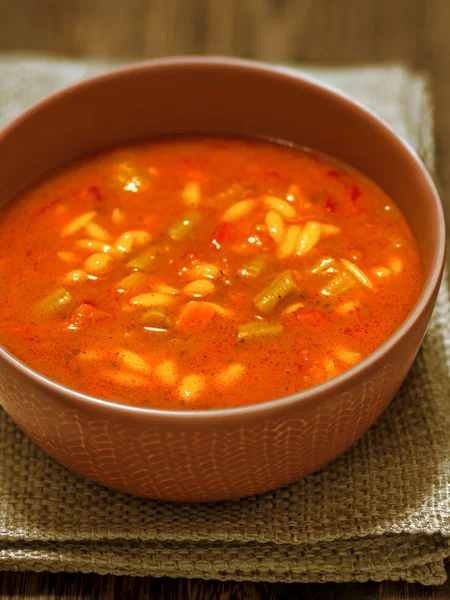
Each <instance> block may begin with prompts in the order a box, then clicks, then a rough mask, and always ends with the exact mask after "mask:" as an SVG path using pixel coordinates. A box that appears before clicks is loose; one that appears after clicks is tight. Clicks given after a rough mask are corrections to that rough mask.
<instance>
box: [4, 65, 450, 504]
mask: <svg viewBox="0 0 450 600" xmlns="http://www.w3.org/2000/svg"><path fill="white" fill-rule="evenodd" d="M171 132H177V133H179V132H221V133H235V134H243V135H247V136H263V137H271V138H278V139H283V140H289V141H292V142H295V143H297V144H300V145H302V146H309V147H311V148H314V149H317V150H319V151H321V152H324V153H326V154H329V155H331V156H335V157H336V158H338V159H340V160H342V161H344V162H346V163H348V164H350V165H353V166H355V167H356V168H357V169H360V170H361V171H362V172H364V173H365V174H367V175H368V176H369V177H371V178H372V179H374V180H375V181H376V182H377V183H378V184H379V185H380V186H381V187H382V188H383V189H384V190H385V191H386V192H387V194H388V195H389V196H391V197H392V198H393V199H394V200H395V202H396V203H397V204H398V206H399V207H400V208H401V209H402V211H403V213H404V215H405V217H406V219H407V220H408V222H409V224H410V226H411V228H412V230H413V232H414V234H415V236H416V238H417V240H418V242H419V248H420V254H421V258H422V263H423V273H424V277H423V287H422V290H421V294H420V297H419V299H418V301H417V303H416V305H415V306H414V308H413V310H412V311H411V313H410V315H409V316H408V318H407V319H406V320H405V321H404V323H403V324H402V325H401V327H400V328H399V329H398V330H397V331H396V332H395V334H394V335H393V336H392V337H391V338H390V339H388V340H387V341H386V342H385V343H384V344H383V345H382V346H380V347H379V348H378V350H376V351H375V352H374V353H373V354H371V355H370V356H369V357H368V358H366V359H364V360H363V361H362V362H361V363H360V364H358V365H357V366H355V367H353V368H352V369H350V370H349V371H347V372H345V373H343V374H342V375H340V376H339V377H336V378H335V379H332V380H330V381H327V382H326V383H323V384H321V385H318V386H317V387H314V388H312V389H310V390H307V391H305V392H302V393H299V394H294V395H292V396H288V397H285V398H278V399H274V400H272V401H270V402H264V403H262V404H259V405H254V406H248V407H243V408H235V409H224V410H213V411H205V412H194V411H191V412H175V411H164V410H152V409H147V408H134V407H130V406H122V405H118V404H114V403H112V402H108V401H105V400H100V399H97V398H93V397H89V396H86V395H83V394H81V393H79V392H75V391H73V390H70V389H67V388H65V387H63V386H62V385H60V384H58V383H55V382H54V381H51V380H49V379H47V378H46V377H43V376H42V375H40V374H39V373H36V372H35V371H33V370H32V369H30V368H29V367H28V366H27V365H25V364H23V363H21V362H20V361H19V360H17V359H16V358H15V357H14V356H12V355H11V354H9V353H8V352H7V351H6V350H4V349H2V348H0V399H1V403H2V406H3V408H4V409H5V411H6V412H7V413H8V414H9V415H10V416H11V417H12V418H13V419H14V421H15V422H16V423H17V425H18V426H19V427H20V428H21V429H22V430H23V431H24V432H25V433H26V434H27V435H29V436H30V438H31V439H32V440H33V441H34V442H35V443H36V444H37V445H38V446H40V447H41V448H42V449H44V450H45V451H46V452H48V453H49V454H50V455H51V456H52V457H54V458H55V459H56V460H58V461H60V462H61V463H62V464H64V465H66V466H67V467H68V468H69V469H72V470H74V471H76V472H77V473H79V474H81V475H84V476H85V477H87V478H89V479H91V480H93V481H96V482H98V483H100V484H103V485H106V486H108V487H111V488H114V489H117V490H122V491H126V492H131V493H133V494H138V495H141V496H149V497H151V498H159V499H162V500H182V501H194V502H198V501H209V500H225V499H229V498H239V497H242V496H247V495H250V494H255V493H259V492H264V491H266V490H270V489H273V488H277V487H279V486H281V485H283V484H287V483H289V482H291V481H294V480H295V479H298V478H300V477H303V476H305V475H307V474H308V473H311V472H312V471H315V470H316V469H319V468H320V467H322V466H323V465H325V464H326V463H328V462H329V461H331V460H332V459H333V458H335V457H336V456H337V455H338V454H340V453H341V452H343V451H344V450H345V449H346V448H348V447H349V446H351V445H352V444H353V443H354V442H355V441H356V440H357V439H358V438H360V437H361V436H362V435H363V434H364V432H365V431H366V430H367V429H368V428H369V427H370V426H371V425H372V423H373V422H374V421H375V419H376V418H377V417H378V416H379V415H380V414H381V413H382V411H383V410H384V409H385V408H386V406H387V405H388V404H389V402H390V401H391V399H392V397H393V396H394V394H395V392H396V391H397V389H398V387H399V386H400V384H401V383H402V381H403V380H404V378H405V376H406V373H407V372H408V369H409V368H410V366H411V364H412V362H413V360H414V357H415V356H416V353H417V351H418V349H419V346H420V344H421V341H422V338H423V336H424V334H425V330H426V327H427V324H428V321H429V319H430V316H431V312H432V310H433V306H434V302H435V299H436V295H437V292H438V287H439V283H440V280H441V277H442V270H443V263H444V251H445V235H444V219H443V211H442V207H441V204H440V201H439V197H438V194H437V192H436V188H435V186H434V185H433V182H432V180H431V178H430V176H429V174H428V173H427V171H426V169H425V167H424V166H423V164H422V162H421V161H420V159H419V158H418V157H417V155H416V154H415V152H414V151H413V150H412V149H411V148H410V147H409V146H408V145H407V144H406V143H405V142H404V141H402V140H401V139H400V138H399V137H398V136H397V135H396V134H395V133H394V132H393V131H392V130H391V129H390V128H389V127H388V126H387V125H386V124H385V123H383V122H382V121H380V120H379V119H378V118H377V117H376V116H375V115H373V114H372V113H370V112H369V111H367V110H366V109H364V108H363V107H362V106H360V105H359V104H357V103H356V102H354V101H352V100H351V99H349V98H347V97H345V96H344V95H342V94H339V93H337V92H335V91H332V90H331V89H330V88H328V87H326V86H323V85H321V84H319V83H317V82H315V81H312V80H311V79H309V78H306V77H302V76H301V75H298V74H297V73H296V72H292V71H289V70H286V69H277V68H275V67H269V66H266V65H263V64H258V63H253V62H247V61H241V60H231V59H216V58H175V59H170V60H158V61H151V62H148V63H143V64H139V65H135V66H130V67H126V68H123V69H120V70H117V71H113V72H110V73H108V74H107V75H103V76H101V77H97V78H94V79H90V80H87V81H83V82H82V83H80V84H78V85H75V86H73V87H71V88H68V89H66V90H64V91H63V92H60V93H58V94H56V95H54V96H52V97H50V98H48V99H47V100H45V101H44V102H41V103H40V104H38V105H37V106H35V107H34V108H32V109H31V110H29V111H27V112H26V113H24V114H23V115H22V116H21V117H20V118H19V119H17V120H16V121H15V122H14V123H12V124H11V125H9V126H8V127H7V128H6V129H5V130H4V131H3V132H2V133H1V135H0V198H1V199H2V200H1V201H2V202H8V201H10V199H13V198H14V196H15V195H16V194H17V193H18V192H19V191H20V189H21V188H23V186H24V185H26V184H29V183H30V182H31V181H33V180H35V179H36V178H39V177H41V176H42V175H43V174H45V173H46V172H47V171H49V170H51V169H53V168H54V167H56V166H57V165H59V164H61V163H64V162H66V161H68V160H70V159H72V158H73V157H76V156H79V155H81V154H84V153H87V152H89V151H92V150H97V149H99V148H102V147H105V146H108V145H111V144H116V143H118V142H123V141H126V140H130V139H135V138H139V137H143V136H150V135H152V134H157V133H166V134H167V133H171ZM3 293H5V292H3ZM6 293H7V290H6Z"/></svg>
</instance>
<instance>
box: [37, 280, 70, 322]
mask: <svg viewBox="0 0 450 600" xmlns="http://www.w3.org/2000/svg"><path fill="white" fill-rule="evenodd" d="M73 303H74V299H73V298H72V295H71V294H70V292H68V291H67V290H66V288H63V287H60V288H58V289H57V290H55V291H54V292H52V293H51V294H49V295H48V296H47V297H46V298H44V299H43V300H41V301H40V302H38V304H37V305H36V312H38V313H39V314H41V315H43V316H46V317H51V316H52V315H55V314H57V313H59V312H61V311H63V310H64V309H66V308H70V307H71V306H72V305H73Z"/></svg>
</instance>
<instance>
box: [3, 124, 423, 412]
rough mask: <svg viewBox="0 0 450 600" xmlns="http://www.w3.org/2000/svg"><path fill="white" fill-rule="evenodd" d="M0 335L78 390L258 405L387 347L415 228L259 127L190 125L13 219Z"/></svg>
mask: <svg viewBox="0 0 450 600" xmlns="http://www.w3.org/2000/svg"><path fill="white" fill-rule="evenodd" d="M0 240H1V247H0V291H1V293H0V342H1V343H2V344H3V345H4V346H5V347H6V348H7V349H9V350H10V351H11V352H12V353H13V354H15V355H16V356H17V357H19V358H20V359H21V360H23V361H24V362H25V363H27V364H28V365H30V366H31V367H33V368H34V369H35V370H37V371H39V372H40V373H42V374H44V375H46V376H48V377H50V378H52V379H54V380H56V381H58V382H61V383H62V384H64V385H66V386H69V387H71V388H73V389H75V390H79V391H80V392H84V393H86V394H89V395H92V396H97V397H100V398H105V399H109V400H112V401H116V402H119V403H125V404H129V405H136V406H146V407H154V408H164V409H176V410H183V409H189V410H193V409H212V408H223V407H235V406H241V405H247V404H253V403H257V402H261V401H265V400H269V399H273V398H278V397H281V396H285V395H286V394H292V393H294V392H298V391H301V390H305V389H307V388H310V387H311V386H314V385H317V384H319V383H322V382H324V381H326V380H328V379H330V378H332V377H335V376H336V375H338V374H339V373H342V372H343V371H345V370H346V369H349V368H350V367H352V366H353V365H355V364H357V363H358V362H359V361H360V360H362V359H363V358H364V357H365V356H367V355H368V354H370V353H371V352H373V351H374V350H375V349H376V348H377V347H378V346H380V344H382V343H383V342H384V341H385V340H386V339H387V338H388V337H389V336H390V335H391V334H392V333H393V332H394V331H395V330H396V329H397V328H398V326H399V325H400V324H401V322H402V321H403V320H404V319H405V317H406V316H407V315H408V313H409V312H410V310H411V308H412V306H413V304H414V302H415V301H416V300H417V297H418V295H419V290H420V286H421V268H420V260H419V255H418V252H417V248H416V243H415V240H414V239H413V236H412V234H411V232H410V230H409V227H408V225H407V223H406V221H405V219H404V218H403V216H402V214H401V213H400V211H399V209H398V208H397V207H396V206H395V204H394V202H393V201H392V200H391V199H390V198H388V197H387V196H386V194H385V193H384V192H383V191H382V190H381V189H380V188H379V187H378V186H377V185H375V183H373V182H372V181H371V180H369V179H368V178H367V177H365V176H364V175H362V174H361V173H359V172H357V171H355V170H354V169H352V168H350V167H348V166H346V165H342V164H340V163H338V162H336V161H335V160H333V159H331V158H328V157H326V156H323V155H321V154H318V153H315V152H312V151H309V150H306V149H300V148H297V147H293V146H291V145H286V144H279V143H274V142H268V141H261V140H251V139H241V138H233V137H212V136H187V137H171V138H161V139H154V140H150V141H148V142H145V143H139V144H132V145H128V146H124V147H120V148H116V149H112V150H108V151H105V152H101V153H99V154H97V155H94V156H90V157H87V158H83V159H80V160H79V161H76V162H73V163H72V164H70V165H68V166H67V167H65V168H64V169H62V170H60V171H58V172H57V173H55V174H53V175H52V176H50V177H49V178H47V179H46V180H45V181H42V182H41V183H39V184H37V185H35V186H34V187H33V188H31V189H29V190H28V191H26V192H25V193H24V194H23V195H22V197H21V198H19V199H18V200H17V201H15V202H14V203H12V204H11V205H10V206H8V207H7V208H6V209H5V210H4V213H3V214H2V217H1V220H0Z"/></svg>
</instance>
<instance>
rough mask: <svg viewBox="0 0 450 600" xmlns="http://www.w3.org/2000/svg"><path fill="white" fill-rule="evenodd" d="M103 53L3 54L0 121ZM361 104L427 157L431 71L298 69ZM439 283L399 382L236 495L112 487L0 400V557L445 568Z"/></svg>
mask: <svg viewBox="0 0 450 600" xmlns="http://www.w3.org/2000/svg"><path fill="white" fill-rule="evenodd" d="M104 68H105V65H100V64H96V65H92V64H91V65H87V64H84V63H79V62H68V61H58V60H55V59H48V58H46V57H42V58H41V57H38V58H36V57H26V56H17V55H16V56H7V57H3V58H0V122H2V123H5V122H7V121H8V120H10V119H11V118H13V117H14V116H15V115H16V114H17V113H19V112H20V111H21V110H23V109H24V108H25V107H27V106H28V105H29V104H31V103H32V102H34V101H36V100H37V99H39V98H40V97H42V96H43V95H45V94H48V93H50V92H53V91H55V90H57V89H59V88H61V87H63V86H65V85H67V84H70V83H73V82H75V81H77V80H79V79H81V78H83V77H85V76H87V75H90V74H92V73H95V72H98V71H100V70H102V69H104ZM305 71H306V72H308V73H309V74H313V75H315V76H317V77H319V78H321V79H322V80H324V81H325V82H327V83H328V84H330V85H332V86H335V87H338V88H341V89H343V90H344V91H345V92H347V93H349V94H350V95H352V96H354V97H355V98H357V99H358V100H360V101H361V102H363V103H364V104H367V105H368V106H370V107H371V108H373V109H374V110H375V111H376V112H378V113H379V114H380V115H381V116H382V117H384V118H385V119H386V120H387V121H389V122H390V123H391V125H392V126H393V127H394V128H395V129H396V130H397V131H398V132H399V133H400V134H401V135H403V136H404V137H405V138H407V139H408V140H409V142H410V143H411V144H412V145H413V146H415V147H416V148H417V150H418V151H419V153H420V154H421V156H422V157H423V158H424V159H425V161H426V162H427V164H428V165H429V166H430V168H431V169H432V168H433V123H432V109H431V102H430V98H429V94H428V86H427V81H426V78H425V77H423V76H422V75H418V74H414V73H411V72H410V71H408V70H406V69H404V68H403V67H401V66H397V65H392V66H383V67H370V66H368V67H364V68H359V69H305ZM449 306H450V305H449V295H448V286H447V284H446V283H444V285H443V287H442V289H441V292H440V296H439V300H438V304H437V307H436V310H435V313H434V317H433V320H432V323H431V325H430V327H429V330H428V333H427V336H426V339H425V342H424V344H423V347H422V350H421V351H420V353H419V355H418V358H417V360H416V362H415V364H414V366H413V368H412V370H411V372H410V374H409V376H408V379H407V381H406V382H405V384H404V385H403V387H402V388H401V390H400V391H399V393H398V395H397V397H396V398H395V400H394V401H393V402H392V404H391V406H390V407H389V408H388V410H387V411H386V412H385V414H384V415H383V416H382V417H381V418H380V419H379V420H378V422H377V423H376V424H375V426H374V427H372V429H371V430H370V431H369V432H368V433H367V434H366V435H365V436H364V438H363V439H362V440H361V441H360V442H359V443H357V444H356V445H355V446H354V447H353V448H351V449H350V450H349V451H347V452H346V453H345V454H344V455H342V456H341V457H340V458H338V459H337V460H335V461H334V462H333V463H332V464H330V465H329V466H328V467H326V468H324V469H322V470H321V471H320V472H318V473H315V474H313V475H310V476H309V477H307V478H305V479H303V480H302V481H299V482H297V483H294V484H292V485H290V486H287V487H285V488H282V489H280V490H278V491H276V492H272V493H268V494H265V495H262V496H257V497H253V498H249V499H245V500H241V501H233V502H226V503H219V504H203V505H187V504H185V505H177V504H170V503H161V502H157V501H151V500H144V499H140V498H135V497H131V496H127V495H125V494H120V493H116V492H112V491H108V490H106V489H104V488H102V487H100V486H98V485H95V484H93V483H90V482H88V481H85V480H83V479H81V478H80V477H77V476H76V475H74V474H73V473H70V472H69V471H67V470H66V469H65V468H64V467H62V466H60V465H59V464H57V463H55V462H54V461H53V460H52V459H50V458H48V457H47V456H46V455H45V454H44V453H43V452H41V451H40V450H39V449H37V448H36V447H35V446H34V445H33V444H32V443H31V441H29V440H28V438H27V437H25V435H24V434H23V433H22V432H21V431H19V430H18V429H17V428H16V427H15V425H14V424H13V423H12V422H11V420H10V419H9V418H8V417H7V416H6V414H4V413H3V412H2V411H1V410H0V569H15V570H34V571H42V570H48V571H72V572H73V571H81V572H96V573H101V574H106V573H114V574H127V575H154V576H171V577H202V578H205V579H209V578H215V579H235V580H266V581H304V582H313V581H367V580H377V581H380V580H384V579H393V580H396V579H404V580H407V581H410V582H421V583H424V584H439V583H442V582H443V581H444V580H445V569H444V566H443V559H444V557H446V556H448V555H450V549H449V541H448V539H447V536H449V535H450V483H449V482H450V411H449V409H448V408H449V406H448V405H449V400H450V317H449Z"/></svg>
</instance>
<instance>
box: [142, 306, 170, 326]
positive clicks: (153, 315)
mask: <svg viewBox="0 0 450 600" xmlns="http://www.w3.org/2000/svg"><path fill="white" fill-rule="evenodd" d="M140 322H141V323H142V325H146V326H149V327H161V328H164V329H167V328H168V327H170V325H171V320H170V317H169V316H168V315H166V313H163V312H161V311H160V310H147V311H145V313H144V314H143V315H142V316H141V318H140Z"/></svg>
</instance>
